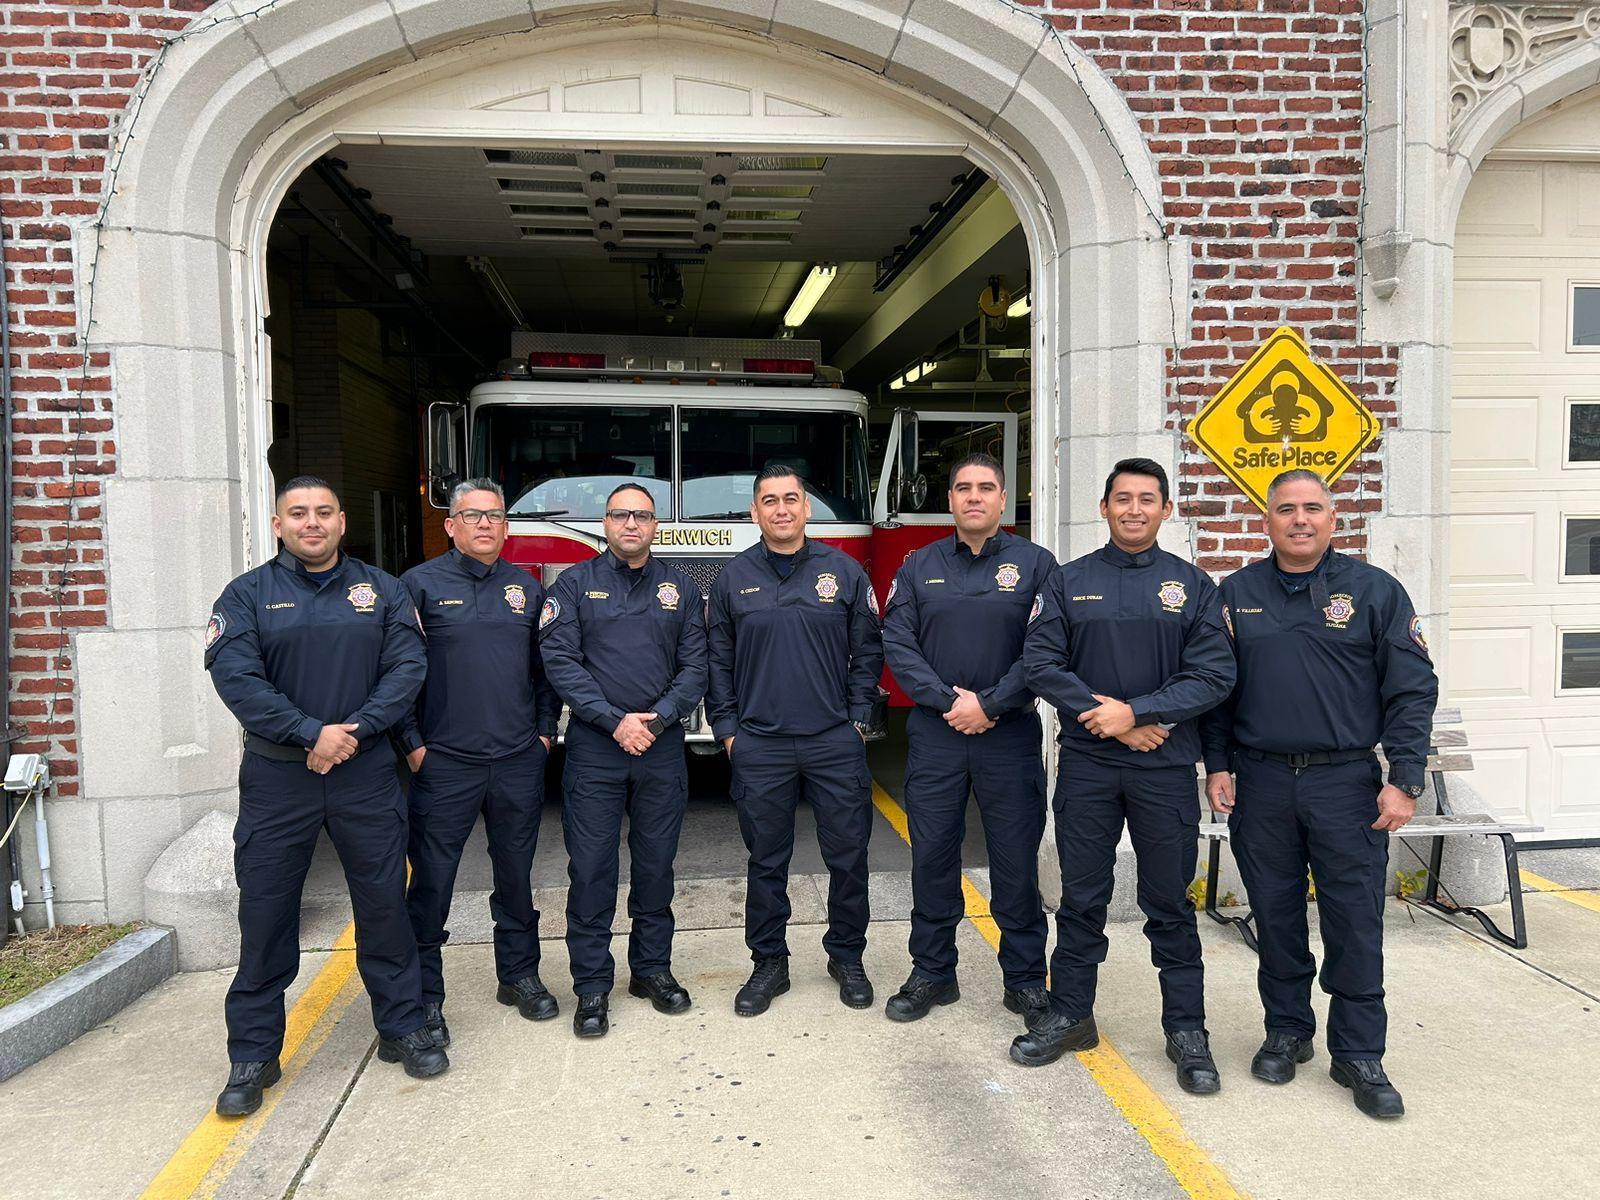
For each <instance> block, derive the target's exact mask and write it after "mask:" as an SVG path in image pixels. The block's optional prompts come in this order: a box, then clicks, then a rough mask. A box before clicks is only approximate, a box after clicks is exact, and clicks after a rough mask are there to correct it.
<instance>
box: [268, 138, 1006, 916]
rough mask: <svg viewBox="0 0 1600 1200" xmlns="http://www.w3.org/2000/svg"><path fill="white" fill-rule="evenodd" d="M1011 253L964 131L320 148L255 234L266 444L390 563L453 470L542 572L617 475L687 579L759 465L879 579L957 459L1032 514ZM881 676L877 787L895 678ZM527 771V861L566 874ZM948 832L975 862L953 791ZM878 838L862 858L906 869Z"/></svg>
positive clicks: (421, 545) (739, 867)
mask: <svg viewBox="0 0 1600 1200" xmlns="http://www.w3.org/2000/svg"><path fill="white" fill-rule="evenodd" d="M1029 266H1030V257H1029V247H1028V244H1027V240H1026V237H1025V235H1024V232H1023V230H1022V228H1021V226H1020V224H1019V221H1018V217H1017V214H1016V212H1015V210H1014V209H1013V208H1012V205H1011V203H1010V201H1009V200H1008V199H1007V197H1006V195H1005V193H1004V192H1003V191H1002V190H1001V189H1000V188H999V187H998V185H997V183H996V182H995V181H994V180H992V179H990V178H989V177H988V176H987V175H986V174H985V173H984V171H982V170H981V169H980V168H978V167H977V166H975V165H974V164H973V163H972V162H971V161H969V160H968V159H966V158H964V157H961V156H958V155H950V154H917V153H884V152H875V153H849V152H845V151H841V150H837V149H833V150H829V151H828V152H826V153H812V152H807V153H796V152H793V151H791V150H787V149H785V150H777V149H774V150H772V151H770V152H727V151H720V150H715V149H709V148H704V147H672V148H668V149H660V148H652V149H651V150H650V151H649V152H636V151H631V150H626V149H608V148H604V147H600V148H596V147H593V146H552V147H546V148H541V149H537V150H531V149H518V148H511V147H497V146H494V145H492V144H489V145H485V144H474V145H471V146H462V145H448V146H440V145H404V146H388V145H380V144H365V145H363V144H353V145H344V146H339V147H336V148H334V149H332V150H331V151H330V152H329V153H327V154H325V155H324V156H322V157H321V158H319V159H318V160H317V161H316V162H314V163H313V164H312V165H311V166H310V167H308V168H307V169H306V170H305V171H304V172H302V174H301V175H300V176H299V177H298V178H297V179H296V180H295V181H294V182H293V184H292V185H291V186H290V188H289V189H288V192H287V195H286V198H285V200H284V202H283V204H282V206H281V207H280V209H279V211H278V213H277V215H276V219H275V221H274V223H273V227H272V233H271V237H270V240H269V243H268V283H269V296H270V300H271V316H270V318H269V322H268V326H267V332H268V334H269V337H270V342H271V349H272V360H271V361H272V373H271V385H272V391H271V413H272V420H271V432H272V441H271V444H270V446H269V447H268V449H267V460H268V464H269V466H270V470H271V475H272V477H273V478H274V479H284V478H287V477H289V476H290V475H293V474H297V473H301V472H309V473H315V474H319V475H322V476H323V477H325V478H327V479H328V480H329V481H330V482H332V483H333V484H334V486H335V487H336V488H338V489H339V490H340V492H341V495H342V496H343V498H344V502H345V507H346V511H347V518H348V534H347V542H346V545H347V549H348V552H349V553H351V554H353V555H355V556H357V557H360V558H364V559H366V560H367V561H371V562H374V563H375V564H377V565H379V566H381V567H383V568H384V569H385V570H388V571H391V572H395V573H398V572H401V571H404V570H405V569H406V568H408V567H410V566H412V565H414V564H416V563H417V562H420V561H422V560H423V559H425V558H428V557H432V556H433V555H436V554H439V553H442V552H443V551H444V549H445V548H446V542H445V540H444V534H443V520H442V518H443V516H444V512H445V506H446V505H447V503H448V494H449V487H450V485H451V483H452V482H453V481H454V480H456V479H458V478H463V477H470V476H477V475H487V476H489V477H492V478H495V479H496V480H497V481H498V482H500V483H501V484H502V486H503V487H504V488H505V490H506V496H507V502H508V503H507V507H508V512H509V514H510V525H511V529H510V535H509V537H508V543H507V550H506V556H507V557H508V558H510V559H512V560H513V561H516V562H519V563H521V564H522V565H525V566H526V567H528V568H529V569H530V570H531V571H533V572H534V573H535V574H536V575H537V576H539V577H540V578H541V579H542V581H543V582H545V583H546V584H549V583H550V582H552V581H553V579H554V578H555V577H556V576H557V575H559V573H560V572H561V571H562V570H564V569H567V567H569V566H570V565H572V564H573V563H575V562H581V561H583V560H585V559H587V558H589V557H591V556H592V555H594V554H595V553H598V552H599V551H600V550H602V549H603V548H604V537H603V532H602V527H601V522H600V516H601V509H602V508H603V504H604V499H605V497H606V496H607V495H608V494H609V492H610V490H611V488H612V487H614V486H615V485H616V484H617V483H618V482H620V481H622V480H623V479H636V480H638V481H640V482H641V483H643V484H644V485H645V486H647V487H649V488H650V490H651V491H652V493H653V494H655V497H656V507H657V511H658V512H660V513H661V514H662V515H663V520H662V521H661V523H660V527H659V529H658V533H657V544H656V547H655V550H656V552H657V553H658V554H661V555H663V556H665V557H671V558H674V559H675V560H676V561H678V562H679V563H680V565H682V566H684V567H685V569H687V570H688V571H689V572H690V574H691V575H692V576H693V577H694V578H695V579H696V581H697V582H699V583H700V584H701V587H702V589H703V590H705V589H709V587H710V585H711V583H712V581H713V580H714V579H715V577H716V574H717V572H718V571H719V570H720V568H721V565H722V564H723V563H724V562H726V561H727V560H728V559H730V558H731V557H732V556H733V555H734V554H736V553H738V552H739V551H740V550H742V549H744V548H746V547H747V546H749V545H751V544H753V543H754V541H755V540H756V538H757V532H756V529H755V527H754V525H753V523H752V522H751V521H750V520H749V517H748V506H749V495H750V484H751V480H752V479H753V477H754V474H755V472H756V471H757V470H759V468H760V467H762V466H764V465H766V464H767V463H768V462H772V461H783V462H787V463H792V464H793V465H795V466H796V467H797V468H798V469H799V470H800V471H801V472H802V475H803V477H804V478H805V479H806V482H807V486H808V489H809V490H810V492H811V495H812V501H813V522H812V525H811V531H812V534H813V536H817V537H820V538H822V539H824V540H827V541H830V542H832V543H834V544H836V545H839V546H841V547H843V548H845V549H846V550H847V552H849V553H852V554H853V555H855V556H856V557H857V558H858V559H860V560H862V561H863V562H864V564H865V565H866V566H867V568H868V571H869V574H870V576H871V577H872V579H873V582H874V585H875V588H876V591H877V594H878V596H879V598H880V599H881V598H882V597H883V596H885V595H886V594H887V592H888V587H889V582H890V580H891V579H892V577H893V574H894V571H895V570H896V569H897V568H898V567H899V565H900V563H901V562H902V561H903V560H904V557H905V555H906V554H907V553H909V552H910V550H912V549H915V548H916V547H917V546H920V545H923V544H926V543H927V542H929V541H931V540H934V539H936V538H938V537H940V536H945V535H947V534H948V532H949V530H950V528H951V524H952V522H951V518H950V517H949V514H948V512H947V505H946V499H945V496H946V492H947V490H948V482H949V470H950V466H951V465H952V464H953V463H954V462H955V461H956V460H957V459H959V458H961V457H962V456H964V455H965V454H967V453H970V452H972V451H974V450H984V451H988V452H990V453H993V454H994V455H995V457H997V458H999V459H1000V460H1001V461H1002V462H1004V463H1006V464H1007V467H1008V469H1009V471H1010V479H1009V480H1008V482H1009V492H1010V496H1011V499H1012V506H1011V510H1010V511H1009V512H1008V513H1007V517H1006V523H1007V524H1008V526H1011V527H1014V528H1017V529H1019V530H1020V531H1022V532H1024V533H1031V532H1032V509H1033V505H1032V484H1031V477H1032V464H1031V461H1030V460H1031V457H1032V428H1033V422H1032V403H1031V386H1030V385H1031V361H1030V355H1031V352H1030V338H1029V328H1030V319H1031V308H1032V297H1031V296H1030V294H1029V291H1030V289H1029V282H1030V272H1029ZM885 683H886V685H887V686H889V688H890V690H891V696H892V701H893V703H892V705H891V711H890V712H889V714H888V716H887V727H888V728H887V732H888V739H887V740H886V742H885V743H884V744H883V746H882V747H881V748H880V749H878V751H877V752H876V753H875V773H876V774H877V775H878V776H879V778H880V779H881V780H883V781H885V782H886V783H887V784H888V786H890V787H891V788H893V787H894V786H895V785H896V783H897V781H898V778H899V773H900V771H901V770H903V761H904V754H903V741H902V740H901V739H902V737H903V732H902V731H903V723H904V708H903V707H902V706H904V705H905V704H907V703H908V702H907V701H906V700H905V698H904V696H903V694H901V693H899V691H898V689H895V688H893V686H892V681H891V680H890V679H889V678H888V677H887V676H886V677H885ZM690 723H692V726H693V727H692V728H689V729H688V730H687V735H688V739H689V742H690V745H691V748H692V749H693V750H696V751H698V752H699V753H698V754H697V755H696V756H695V758H696V762H695V770H694V773H693V778H692V788H693V792H692V794H693V796H694V800H693V802H692V804H691V810H690V813H689V815H688V819H687V824H686V827H685V830H684V835H683V840H682V845H683V847H684V853H683V855H682V858H681V862H680V873H681V874H682V875H683V876H684V877H685V878H694V877H697V876H698V877H728V876H738V875H741V874H742V873H743V869H744V855H743V847H742V845H741V844H740V842H739V839H738V836H737V830H736V828H735V826H734V825H733V824H732V823H731V822H730V821H729V819H728V812H727V805H726V784H727V778H726V765H725V762H724V760H723V758H722V756H721V755H720V753H718V748H717V746H716V744H715V742H714V740H713V739H712V737H711V731H710V729H709V724H708V723H707V722H706V721H705V720H704V716H703V713H697V714H695V715H694V717H692V718H691V719H690ZM549 784H550V787H549V792H548V795H549V797H550V801H551V804H550V809H549V811H548V812H547V815H546V821H545V824H546V826H547V828H546V830H545V835H544V836H542V837H541V838H540V844H541V846H540V860H541V861H540V862H539V863H538V864H537V865H536V875H535V877H536V881H537V882H541V883H544V882H548V881H555V880H559V879H561V878H562V876H563V865H562V861H561V837H560V833H559V815H558V813H557V811H556V809H557V806H558V804H559V796H560V791H559V782H558V775H556V774H555V773H552V777H551V779H550V780H549ZM803 819H804V818H803ZM972 826H973V829H972V834H971V837H970V838H969V843H970V844H969V846H968V848H967V855H966V857H967V861H968V863H969V865H971V866H974V867H979V868H981V867H982V866H983V864H984V863H985V861H986V857H985V855H984V851H983V846H982V840H981V832H980V831H979V830H978V828H977V820H976V810H975V809H974V815H973V821H972ZM880 833H881V834H882V835H883V836H880V837H878V838H876V839H875V845H876V846H877V850H876V851H875V857H874V869H875V870H890V871H897V870H906V869H909V866H910V858H909V852H908V850H907V849H906V847H905V846H904V844H903V843H902V842H901V841H900V840H899V838H898V837H896V836H894V835H893V833H892V831H891V830H889V829H887V828H885V829H884V830H881V831H880ZM475 837H478V838H481V837H482V834H481V833H479V834H475ZM815 845H816V843H815V839H814V837H811V836H809V834H808V833H804V832H803V833H802V836H801V837H800V838H799V841H798V846H799V847H801V850H800V852H799V854H798V857H797V859H796V863H795V867H794V869H795V870H796V871H797V872H800V873H820V872H822V871H823V867H822V864H821V862H820V860H818V861H816V862H810V861H809V859H808V857H807V856H808V855H809V856H811V857H815V853H816V851H815ZM463 861H464V871H465V874H464V877H463V882H462V887H463V888H465V889H467V890H472V889H474V888H476V887H478V886H487V878H486V877H485V878H483V879H478V878H477V876H478V875H485V876H486V871H487V868H486V866H485V865H484V863H485V860H484V857H483V856H482V855H481V854H480V853H477V852H476V851H475V850H474V849H473V848H472V847H469V849H468V852H467V855H466V857H465V859H464V860H463ZM329 867H330V875H329V884H330V888H331V889H332V890H333V891H334V892H335V894H336V891H337V881H336V877H335V876H333V875H332V874H331V864H329ZM479 867H483V868H484V869H483V871H479V870H478V868H479Z"/></svg>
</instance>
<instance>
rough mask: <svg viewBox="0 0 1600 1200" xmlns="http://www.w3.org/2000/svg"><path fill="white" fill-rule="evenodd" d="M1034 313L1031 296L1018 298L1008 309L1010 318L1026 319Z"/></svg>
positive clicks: (1007, 314)
mask: <svg viewBox="0 0 1600 1200" xmlns="http://www.w3.org/2000/svg"><path fill="white" fill-rule="evenodd" d="M1032 311H1033V300H1032V298H1031V297H1029V296H1018V297H1017V298H1016V299H1015V300H1013V301H1012V302H1011V307H1010V308H1008V309H1006V316H1008V317H1025V316H1027V315H1028V314H1029V313H1030V312H1032Z"/></svg>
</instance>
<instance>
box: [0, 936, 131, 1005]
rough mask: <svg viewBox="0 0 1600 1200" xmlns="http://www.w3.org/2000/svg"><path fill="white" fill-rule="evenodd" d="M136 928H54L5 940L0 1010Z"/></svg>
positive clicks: (0, 952)
mask: <svg viewBox="0 0 1600 1200" xmlns="http://www.w3.org/2000/svg"><path fill="white" fill-rule="evenodd" d="M137 928H139V922H137V921H134V922H131V923H130V924H127V925H57V926H56V927H55V928H54V929H40V930H37V931H36V932H34V933H29V934H25V935H23V936H22V937H15V936H13V937H11V938H9V939H7V941H6V944H5V945H4V946H0V1008H4V1007H5V1006H6V1005H8V1004H14V1003H16V1002H17V1001H18V1000H21V999H22V998H23V997H24V996H26V995H27V994H28V993H29V992H32V991H34V990H35V989H37V988H40V987H43V986H44V985H45V984H47V983H49V982H50V981H51V980H52V979H55V978H57V977H58V976H61V975H65V974H66V973H67V972H68V971H70V970H72V968H73V967H76V966H81V965H82V964H84V963H86V962H88V961H89V960H90V959H91V958H93V957H94V956H95V955H96V954H99V953H100V951H102V950H104V949H105V948H106V947H107V946H109V945H111V943H113V942H115V941H116V940H117V939H118V938H120V937H122V936H124V935H125V934H129V933H132V932H133V931H134V930H135V929H137Z"/></svg>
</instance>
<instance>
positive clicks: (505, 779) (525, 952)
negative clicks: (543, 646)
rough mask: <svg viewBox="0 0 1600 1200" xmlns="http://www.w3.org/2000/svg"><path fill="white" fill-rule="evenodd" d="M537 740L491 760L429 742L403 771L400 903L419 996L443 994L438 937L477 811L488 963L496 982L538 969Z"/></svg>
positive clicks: (540, 800)
mask: <svg viewBox="0 0 1600 1200" xmlns="http://www.w3.org/2000/svg"><path fill="white" fill-rule="evenodd" d="M545 757H546V755H545V749H544V743H543V742H539V741H535V742H534V744H533V745H532V746H529V747H528V748H527V749H526V750H524V751H522V752H521V753H520V754H513V755H511V756H510V757H508V758H502V759H498V760H495V761H492V762H486V761H482V760H474V759H466V758H458V757H456V756H455V755H452V754H446V753H445V752H444V751H442V750H429V751H428V752H427V753H426V754H425V755H423V757H422V769H421V770H420V771H418V772H417V773H416V774H415V775H414V776H412V779H411V803H410V807H411V839H410V849H411V885H410V887H409V888H407V890H406V911H407V913H408V914H409V916H410V918H411V929H412V931H413V933H414V934H415V935H416V939H417V954H418V956H419V958H420V961H421V967H422V999H423V1002H424V1003H432V1004H442V1003H444V964H443V958H442V956H441V954H440V947H442V946H443V945H444V944H445V943H446V942H447V941H449V940H450V931H449V930H448V929H447V928H446V927H445V922H446V921H448V920H449V919H450V899H451V896H452V895H453V894H454V892H455V886H456V872H457V870H459V869H460V867H461V851H462V849H463V848H464V847H465V846H466V844H467V837H468V835H470V834H471V833H472V827H473V825H474V824H475V823H476V822H477V820H478V814H479V813H482V814H483V826H484V832H485V833H486V834H487V835H488V839H489V862H490V864H491V866H492V867H493V870H494V891H492V892H491V893H490V894H489V912H490V914H491V915H492V916H493V917H494V968H495V975H496V976H497V977H498V978H499V980H500V982H501V983H515V982H516V981H517V980H519V979H521V978H523V977H524V976H527V975H532V974H534V973H535V972H537V971H538V969H539V911H538V909H536V908H534V906H533V879H532V876H533V852H534V849H535V847H536V846H537V845H538V841H539V810H540V808H541V807H542V806H543V804H544V764H545Z"/></svg>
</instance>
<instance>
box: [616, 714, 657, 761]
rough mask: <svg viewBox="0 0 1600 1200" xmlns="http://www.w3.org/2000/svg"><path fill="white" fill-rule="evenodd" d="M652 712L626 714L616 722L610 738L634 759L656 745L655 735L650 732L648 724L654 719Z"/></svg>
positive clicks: (654, 715)
mask: <svg viewBox="0 0 1600 1200" xmlns="http://www.w3.org/2000/svg"><path fill="white" fill-rule="evenodd" d="M656 715H657V714H655V713H653V712H646V713H628V714H627V715H626V716H624V717H623V718H622V720H620V721H618V722H617V727H616V729H615V730H613V731H612V734H611V738H612V740H613V741H615V742H616V743H617V745H619V746H621V747H622V748H623V749H624V750H626V751H627V752H628V753H629V754H631V755H633V756H634V757H635V758H637V757H639V755H641V754H643V753H644V752H645V751H646V750H648V749H650V747H651V746H653V745H655V744H656V735H655V734H653V733H651V732H650V722H651V721H654V720H655V719H656Z"/></svg>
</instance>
